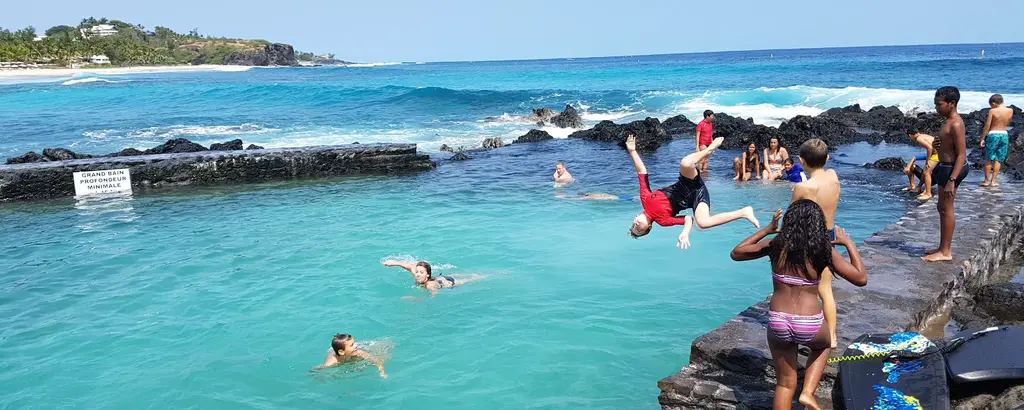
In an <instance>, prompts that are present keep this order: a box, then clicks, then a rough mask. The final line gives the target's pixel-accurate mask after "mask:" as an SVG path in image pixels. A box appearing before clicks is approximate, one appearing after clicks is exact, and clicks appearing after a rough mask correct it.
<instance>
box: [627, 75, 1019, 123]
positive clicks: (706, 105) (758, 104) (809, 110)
mask: <svg viewBox="0 0 1024 410" xmlns="http://www.w3.org/2000/svg"><path fill="white" fill-rule="evenodd" d="M989 96H991V94H990V93H987V92H979V91H961V93H960V105H959V107H960V111H961V112H969V111H974V110H978V109H982V108H986V107H988V98H989ZM934 97H935V91H934V90H902V89H891V88H867V87H845V88H825V87H813V86H806V85H795V86H790V87H780V88H769V87H759V88H755V89H749V90H730V91H709V92H705V93H703V94H700V95H697V96H694V95H692V94H691V95H687V94H686V93H684V92H680V91H655V92H649V93H647V94H646V95H645V96H644V98H643V99H644V101H645V103H650V102H651V101H653V100H656V99H659V100H660V99H669V100H675V101H676V102H675V103H674V104H669V105H668V110H667V112H665V113H661V115H659V116H664V117H669V116H672V115H676V114H683V115H686V116H687V117H690V118H694V119H696V118H701V113H702V112H703V111H704V110H706V109H710V110H713V111H715V112H724V113H727V114H729V115H732V116H737V117H743V118H753V120H754V122H755V123H758V124H764V125H779V124H780V123H782V122H783V121H785V120H788V119H790V118H792V117H794V116H797V115H818V114H820V113H822V112H824V111H825V110H827V109H830V108H835V107H846V106H849V105H853V104H860V106H861V108H863V109H865V110H867V109H870V108H872V107H874V106H878V105H884V106H896V107H898V108H899V109H900V110H901V111H903V112H910V111H911V110H917V111H921V112H928V111H934V101H933V100H934ZM1003 97H1004V98H1005V99H1006V102H1007V104H1021V103H1024V95H1021V94H1003Z"/></svg>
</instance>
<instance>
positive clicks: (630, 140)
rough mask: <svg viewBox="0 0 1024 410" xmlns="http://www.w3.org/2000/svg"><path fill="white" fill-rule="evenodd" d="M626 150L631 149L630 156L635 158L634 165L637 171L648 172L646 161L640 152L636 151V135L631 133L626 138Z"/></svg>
mask: <svg viewBox="0 0 1024 410" xmlns="http://www.w3.org/2000/svg"><path fill="white" fill-rule="evenodd" d="M626 151H629V158H630V159H632V160H633V167H634V168H636V173H637V174H647V167H646V166H644V161H643V160H642V159H640V154H638V153H637V152H636V137H634V136H632V135H630V136H629V137H627V138H626Z"/></svg>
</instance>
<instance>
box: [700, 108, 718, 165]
mask: <svg viewBox="0 0 1024 410" xmlns="http://www.w3.org/2000/svg"><path fill="white" fill-rule="evenodd" d="M714 120H715V113H714V111H711V110H704V119H703V120H701V121H700V123H699V124H697V152H700V151H703V150H705V149H707V148H708V147H709V146H711V142H712V141H714V140H715V125H714V124H713V122H714ZM709 159H711V154H708V155H707V156H706V157H704V159H702V160H701V161H700V172H701V174H704V175H707V174H708V160H709Z"/></svg>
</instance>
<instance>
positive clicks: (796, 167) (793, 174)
mask: <svg viewBox="0 0 1024 410" xmlns="http://www.w3.org/2000/svg"><path fill="white" fill-rule="evenodd" d="M782 175H783V177H784V178H786V180H788V181H789V182H797V183H800V182H804V181H806V180H807V174H806V173H804V168H803V167H802V166H800V164H797V163H794V162H793V158H786V159H784V160H782Z"/></svg>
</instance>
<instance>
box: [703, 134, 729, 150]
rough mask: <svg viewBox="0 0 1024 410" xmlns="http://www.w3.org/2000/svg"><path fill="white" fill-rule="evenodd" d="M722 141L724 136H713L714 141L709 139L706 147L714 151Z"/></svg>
mask: <svg viewBox="0 0 1024 410" xmlns="http://www.w3.org/2000/svg"><path fill="white" fill-rule="evenodd" d="M723 142H725V137H718V138H715V140H714V141H711V145H708V147H707V149H709V150H712V151H714V150H716V149H718V147H719V146H721V145H722V143H723Z"/></svg>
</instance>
